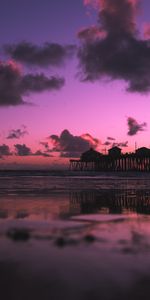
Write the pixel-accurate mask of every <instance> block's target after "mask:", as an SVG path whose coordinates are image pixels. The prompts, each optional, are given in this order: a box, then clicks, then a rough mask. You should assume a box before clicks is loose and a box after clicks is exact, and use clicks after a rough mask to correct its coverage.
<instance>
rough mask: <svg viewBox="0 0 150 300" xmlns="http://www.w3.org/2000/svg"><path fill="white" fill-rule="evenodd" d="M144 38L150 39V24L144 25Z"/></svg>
mask: <svg viewBox="0 0 150 300" xmlns="http://www.w3.org/2000/svg"><path fill="white" fill-rule="evenodd" d="M144 38H145V39H150V23H146V24H144Z"/></svg>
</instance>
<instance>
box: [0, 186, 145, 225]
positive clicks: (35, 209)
mask: <svg viewBox="0 0 150 300" xmlns="http://www.w3.org/2000/svg"><path fill="white" fill-rule="evenodd" d="M131 212H134V213H138V214H150V190H148V189H147V190H144V189H138V190H136V189H128V190H126V189H119V190H118V189H117V190H116V189H111V190H108V189H102V190H79V191H71V192H68V193H57V192H56V193H50V194H49V195H44V196H39V195H32V196H27V195H26V196H22V195H18V196H7V197H6V196H1V197H0V219H7V218H8V219H27V220H51V219H60V218H61V219H63V218H69V217H70V216H73V215H78V214H95V213H99V214H126V213H131Z"/></svg>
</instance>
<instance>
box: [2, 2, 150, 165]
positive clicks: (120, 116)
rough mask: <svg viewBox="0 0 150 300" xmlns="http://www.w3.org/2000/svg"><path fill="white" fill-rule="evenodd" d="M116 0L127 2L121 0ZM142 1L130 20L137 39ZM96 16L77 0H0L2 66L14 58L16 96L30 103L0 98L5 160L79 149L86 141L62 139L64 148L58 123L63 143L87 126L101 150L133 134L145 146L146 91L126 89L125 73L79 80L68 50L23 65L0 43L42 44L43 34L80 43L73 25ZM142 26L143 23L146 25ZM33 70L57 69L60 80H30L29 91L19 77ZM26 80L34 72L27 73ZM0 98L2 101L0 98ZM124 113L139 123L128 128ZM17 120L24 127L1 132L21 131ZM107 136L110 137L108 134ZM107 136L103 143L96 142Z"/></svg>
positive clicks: (144, 10)
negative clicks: (60, 56)
mask: <svg viewBox="0 0 150 300" xmlns="http://www.w3.org/2000/svg"><path fill="white" fill-rule="evenodd" d="M100 1H101V0H100ZM107 1H108V0H107ZM121 1H123V2H124V1H127V2H128V1H129V0H120V2H121ZM108 2H109V1H108ZM149 9H150V2H149V1H148V0H143V1H141V4H140V8H139V14H138V16H137V19H136V20H137V23H136V25H137V29H138V30H139V32H140V33H139V36H140V39H142V40H144V37H143V28H144V26H145V24H148V23H149V21H150V20H149ZM97 20H98V11H97V10H95V9H93V8H92V7H90V6H85V5H83V0H76V1H70V0H63V1H60V0H43V1H41V0H30V1H29V0H26V1H23V2H22V1H20V0H12V1H11V2H10V1H8V0H5V1H4V0H1V10H0V31H1V32H0V45H1V64H2V72H3V69H4V68H5V65H6V64H8V61H10V60H11V61H13V62H14V64H15V66H17V68H18V70H19V71H17V72H18V73H17V74H19V75H17V76H21V80H22V81H23V82H22V83H21V91H22V92H21V93H22V94H21V96H22V97H23V98H22V99H23V101H27V102H30V103H31V104H30V105H27V104H25V105H24V104H21V103H20V105H5V106H4V105H1V104H0V120H1V121H0V122H1V132H0V145H3V144H5V145H8V146H9V147H10V152H11V154H12V155H3V153H2V152H1V151H2V150H1V149H2V148H0V157H1V163H2V164H4V165H5V166H6V165H7V164H8V163H11V164H12V165H16V163H17V164H19V165H20V164H21V165H23V164H32V163H34V164H38V163H39V162H40V164H41V165H45V164H48V163H50V164H52V163H54V164H55V162H56V163H58V162H59V163H60V164H62V163H63V160H64V159H63V158H60V159H58V156H59V155H60V156H63V155H64V154H65V155H66V156H69V153H71V152H74V153H75V152H78V154H79V153H80V152H81V151H82V149H83V150H84V149H86V147H87V145H86V144H84V145H83V146H79V147H78V149H77V151H75V150H74V149H72V148H71V147H70V146H69V147H70V148H69V147H68V148H67V146H66V144H65V146H64V140H63V141H61V137H60V135H61V133H62V132H63V131H64V130H65V129H67V130H68V131H69V132H70V134H71V136H67V138H66V139H69V141H70V143H71V141H73V142H72V143H74V139H72V138H74V136H77V137H79V138H80V139H82V137H81V136H82V135H83V134H85V133H88V134H90V135H91V136H92V138H96V139H98V140H99V143H98V144H97V145H96V146H95V147H97V149H98V150H99V151H103V152H105V148H106V149H108V148H110V147H111V146H112V144H113V142H115V143H125V142H127V141H128V147H123V148H122V149H123V151H124V152H125V151H133V150H134V147H135V142H136V143H137V146H138V147H141V146H146V147H150V139H149V111H150V93H149V91H148V92H146V93H145V92H142V93H140V92H139V91H138V92H133V91H132V92H129V91H126V87H127V81H125V80H124V78H116V80H111V79H110V78H109V79H108V78H107V80H106V77H99V78H98V79H96V80H93V82H91V81H87V82H81V81H80V78H79V60H78V59H77V57H76V55H75V54H74V55H73V56H72V57H68V58H67V59H65V61H64V63H63V64H62V65H57V66H54V65H50V66H47V67H46V68H45V67H43V66H42V67H41V66H37V65H36V64H30V65H29V64H28V63H27V64H26V63H23V62H20V61H18V62H17V60H16V59H14V57H11V55H10V53H8V52H7V53H6V51H4V46H5V45H9V46H14V45H18V44H20V43H21V42H22V41H26V42H27V43H32V44H35V45H37V46H43V44H44V43H45V42H49V43H57V44H59V45H61V46H64V45H76V46H78V47H80V45H81V43H82V42H81V41H79V39H78V37H77V33H78V32H79V31H81V29H83V28H91V26H95V25H96V24H97ZM146 26H147V27H148V25H146ZM148 28H149V27H148ZM83 43H84V42H83ZM75 51H78V50H75ZM110 53H111V48H110ZM141 55H142V54H141ZM13 71H14V69H13ZM0 72H1V71H0ZM41 72H42V73H43V74H44V76H46V78H47V77H50V76H55V77H56V78H58V77H63V78H64V79H65V84H64V85H63V86H61V87H60V88H54V89H52V90H51V88H48V89H47V88H45V79H44V88H43V87H42V90H41V91H40V92H39V91H38V90H37V87H36V92H33V86H32V87H31V86H29V83H27V82H26V81H25V82H24V77H23V76H24V75H28V74H29V73H32V75H34V76H35V74H37V73H38V74H39V73H41ZM20 74H21V75H20ZM92 75H93V74H92ZM0 78H1V77H0ZM17 78H18V77H17ZM17 80H18V79H17ZM19 80H20V77H19ZM32 80H35V79H34V78H32ZM46 80H47V79H46ZM30 82H31V80H30ZM0 84H1V83H0ZM46 84H47V83H46ZM48 84H51V82H50V83H48ZM0 88H1V86H0ZM19 88H20V86H19ZM24 89H25V92H24ZM8 90H9V84H8ZM3 95H4V93H1V91H0V97H1V99H2V98H3ZM10 97H11V96H10ZM1 101H2V102H4V100H3V99H2V100H0V102H1ZM19 101H20V100H19ZM21 101H22V100H21ZM10 102H11V100H10ZM129 117H131V118H133V119H135V122H137V123H136V124H137V125H138V126H139V127H138V126H137V127H136V128H137V130H135V132H133V134H128V133H129V130H130V128H129V125H128V124H127V121H128V118H129ZM136 124H134V125H136ZM24 128H25V131H26V132H25V134H20V135H19V136H17V137H15V136H13V137H12V138H8V136H9V134H10V133H12V131H13V130H14V132H15V133H16V131H17V130H20V131H21V133H22V131H24ZM52 135H56V136H57V137H58V138H59V141H58V143H57V147H56V145H54V139H51V138H49V137H50V136H52ZM108 137H113V138H114V140H113V141H111V142H110V140H109V139H108ZM71 139H72V140H71ZM83 140H84V139H83ZM67 141H68V140H67ZM108 141H109V142H110V145H108V146H106V145H104V144H105V143H106V142H108ZM41 142H43V143H48V144H49V145H48V148H45V147H44V146H43V145H42V144H41ZM79 142H80V140H77V143H79ZM92 143H93V141H92V142H89V146H90V145H92ZM16 144H20V145H23V144H25V146H26V147H28V148H30V150H31V153H27V155H19V153H18V152H17V150H16V148H15V147H14V145H16ZM106 144H107V143H106ZM38 150H40V151H41V155H39V156H38V155H37V156H36V155H35V153H36V151H38ZM55 150H56V151H55ZM15 153H16V154H17V155H15ZM30 154H32V155H30ZM45 154H47V156H46V155H45ZM67 154H68V155H67ZM50 156H52V157H50ZM56 156H57V157H56Z"/></svg>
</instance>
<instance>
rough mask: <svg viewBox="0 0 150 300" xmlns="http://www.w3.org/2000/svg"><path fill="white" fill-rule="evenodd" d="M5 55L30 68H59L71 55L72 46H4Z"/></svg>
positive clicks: (25, 43)
mask: <svg viewBox="0 0 150 300" xmlns="http://www.w3.org/2000/svg"><path fill="white" fill-rule="evenodd" d="M4 50H5V53H6V54H8V55H10V56H11V57H12V58H13V59H14V60H16V61H18V62H21V63H25V64H27V65H31V66H38V67H48V66H59V65H61V64H62V63H63V62H64V61H65V59H66V58H67V57H70V56H72V55H73V53H74V51H75V46H74V45H67V46H62V45H60V44H56V43H45V44H44V45H43V46H38V45H34V44H32V43H29V42H25V41H24V42H20V43H18V44H14V45H5V46H4Z"/></svg>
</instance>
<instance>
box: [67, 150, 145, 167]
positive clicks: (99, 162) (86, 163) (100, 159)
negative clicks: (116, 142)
mask: <svg viewBox="0 0 150 300" xmlns="http://www.w3.org/2000/svg"><path fill="white" fill-rule="evenodd" d="M70 170H72V171H112V172H113V171H147V172H149V171H150V149H148V148H145V147H142V148H139V149H137V150H136V152H135V153H129V154H128V153H125V154H122V153H121V149H120V148H118V147H113V148H111V149H109V151H108V155H103V154H102V153H100V152H98V151H95V150H94V149H92V148H91V149H89V150H88V151H86V152H84V153H83V154H82V155H81V157H80V159H79V160H73V159H71V160H70Z"/></svg>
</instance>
